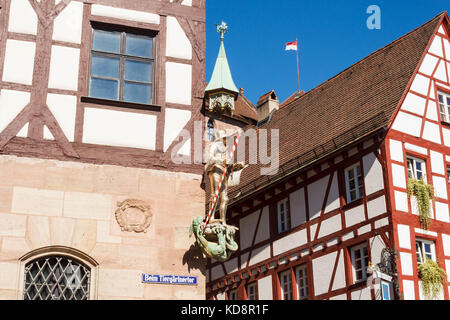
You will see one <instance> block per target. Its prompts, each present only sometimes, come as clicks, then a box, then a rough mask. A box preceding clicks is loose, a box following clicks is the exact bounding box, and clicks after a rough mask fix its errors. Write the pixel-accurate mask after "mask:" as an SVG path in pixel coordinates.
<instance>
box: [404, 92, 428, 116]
mask: <svg viewBox="0 0 450 320" xmlns="http://www.w3.org/2000/svg"><path fill="white" fill-rule="evenodd" d="M426 90H428V88H427V89H426ZM425 95H427V93H425ZM426 103H427V100H425V99H424V98H422V97H419V96H418V95H415V94H413V93H408V94H407V95H406V98H405V101H404V102H403V105H402V108H401V109H402V110H405V111H409V112H412V113H416V114H418V115H419V116H423V115H424V114H425V106H426Z"/></svg>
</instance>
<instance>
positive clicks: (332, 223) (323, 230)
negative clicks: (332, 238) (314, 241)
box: [319, 214, 342, 238]
mask: <svg viewBox="0 0 450 320" xmlns="http://www.w3.org/2000/svg"><path fill="white" fill-rule="evenodd" d="M341 229H342V221H341V215H340V214H338V215H336V216H334V217H331V218H328V219H326V220H324V221H322V224H321V226H320V230H319V238H322V237H326V236H328V235H330V234H332V233H335V232H338V231H340V230H341Z"/></svg>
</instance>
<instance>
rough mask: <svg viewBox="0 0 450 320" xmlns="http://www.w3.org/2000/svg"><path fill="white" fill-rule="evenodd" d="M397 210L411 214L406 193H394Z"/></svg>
mask: <svg viewBox="0 0 450 320" xmlns="http://www.w3.org/2000/svg"><path fill="white" fill-rule="evenodd" d="M394 198H395V210H397V211H403V212H409V207H408V195H407V194H406V192H400V191H394Z"/></svg>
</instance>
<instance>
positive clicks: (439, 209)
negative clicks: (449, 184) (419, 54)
mask: <svg viewBox="0 0 450 320" xmlns="http://www.w3.org/2000/svg"><path fill="white" fill-rule="evenodd" d="M435 204H436V220H439V221H443V222H447V223H450V217H449V211H448V204H447V203H442V202H439V201H436V202H435Z"/></svg>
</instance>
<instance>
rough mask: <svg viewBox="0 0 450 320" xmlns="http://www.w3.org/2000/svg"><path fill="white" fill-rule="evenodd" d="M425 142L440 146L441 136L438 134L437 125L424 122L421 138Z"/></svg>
mask: <svg viewBox="0 0 450 320" xmlns="http://www.w3.org/2000/svg"><path fill="white" fill-rule="evenodd" d="M422 138H424V139H425V140H428V141H431V142H435V143H437V144H441V143H442V142H441V135H440V133H439V125H437V124H435V123H431V122H429V121H425V126H424V128H423V137H422Z"/></svg>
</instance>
